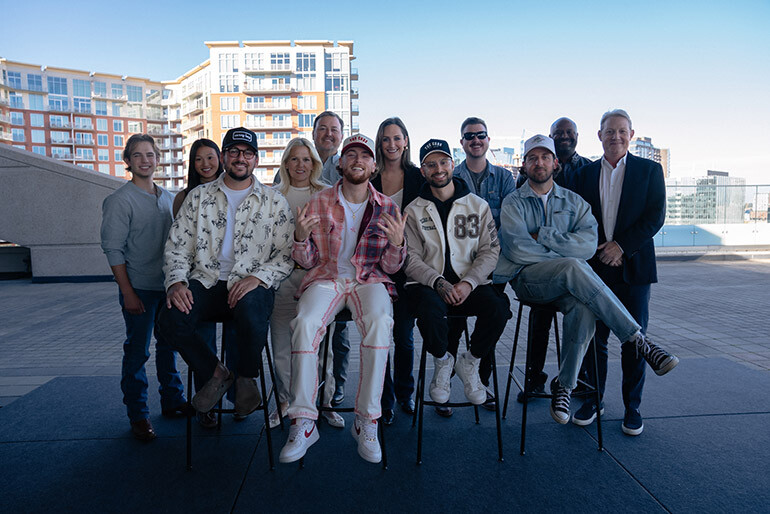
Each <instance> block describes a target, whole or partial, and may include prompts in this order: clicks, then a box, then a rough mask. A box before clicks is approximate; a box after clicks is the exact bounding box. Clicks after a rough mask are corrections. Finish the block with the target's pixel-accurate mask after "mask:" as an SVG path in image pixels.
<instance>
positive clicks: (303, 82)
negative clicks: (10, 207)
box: [0, 40, 359, 190]
mask: <svg viewBox="0 0 770 514" xmlns="http://www.w3.org/2000/svg"><path fill="white" fill-rule="evenodd" d="M205 44H206V47H207V48H208V51H209V57H208V59H207V60H205V61H204V62H202V63H201V64H200V65H198V66H196V67H195V68H193V69H191V70H189V71H188V72H186V73H184V74H183V75H182V76H180V77H178V78H177V79H175V80H167V81H162V82H156V81H150V80H148V79H142V78H136V77H125V76H118V75H109V74H101V73H94V72H87V71H79V70H69V69H61V68H48V67H46V66H38V65H32V64H26V63H19V62H12V61H7V60H0V69H1V70H2V79H1V81H0V142H1V143H6V144H12V145H14V146H16V147H18V148H23V149H25V150H28V151H31V152H35V153H38V154H41V155H46V156H48V157H53V158H56V159H60V160H63V161H66V162H70V163H73V164H77V165H80V166H84V167H86V168H90V169H94V170H97V171H100V172H103V173H107V174H110V175H113V176H117V177H124V178H128V176H129V175H128V173H127V172H126V171H125V166H124V163H123V161H122V159H121V152H122V149H123V145H124V144H125V140H126V139H127V138H128V137H129V136H130V135H131V134H135V133H143V132H146V133H148V134H150V135H152V136H153V137H154V138H155V139H156V140H157V142H158V146H159V147H160V149H161V152H162V155H161V158H160V161H159V169H158V171H157V172H156V174H155V178H156V181H157V182H158V183H159V184H161V185H163V186H164V187H166V188H168V189H171V190H178V189H181V188H183V187H184V184H185V180H186V176H187V156H188V153H189V149H190V146H191V145H192V143H193V142H194V141H195V140H196V139H199V138H202V137H205V138H208V139H211V140H213V141H215V142H217V143H218V144H219V143H220V142H221V141H222V137H223V136H224V134H225V132H227V130H228V129H230V128H233V127H238V126H245V127H248V128H250V129H252V130H254V131H255V132H256V133H257V137H258V139H259V147H260V152H259V153H260V155H259V165H258V168H257V170H256V172H255V173H256V175H257V178H258V179H259V180H260V181H261V182H264V183H270V182H272V180H273V176H274V174H275V173H276V172H277V170H278V166H279V165H280V161H281V157H282V156H283V151H284V149H285V147H286V144H287V143H288V142H289V140H290V139H291V138H293V137H297V136H303V137H307V138H309V139H312V135H311V134H312V127H313V121H314V120H315V117H316V116H317V115H318V114H319V113H321V112H323V111H325V110H331V111H334V112H336V113H337V114H339V115H340V116H341V117H342V119H343V122H344V125H345V126H344V130H343V132H344V135H345V136H348V135H350V134H351V133H355V132H357V131H358V120H357V117H358V113H359V111H358V90H357V88H355V87H353V83H354V82H355V81H357V80H358V70H357V69H356V68H353V67H351V62H352V61H353V60H354V59H355V56H354V55H353V42H352V41H338V42H336V43H335V42H334V41H325V40H324V41H294V42H291V41H244V42H242V43H241V42H238V41H215V42H206V43H205Z"/></svg>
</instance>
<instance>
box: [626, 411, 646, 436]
mask: <svg viewBox="0 0 770 514" xmlns="http://www.w3.org/2000/svg"><path fill="white" fill-rule="evenodd" d="M642 430H644V422H643V421H642V415H641V414H640V413H639V411H638V410H636V409H626V414H625V415H624V416H623V433H624V434H626V435H639V434H641V433H642Z"/></svg>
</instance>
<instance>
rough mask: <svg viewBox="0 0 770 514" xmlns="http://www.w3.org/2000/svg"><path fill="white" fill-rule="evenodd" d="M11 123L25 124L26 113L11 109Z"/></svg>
mask: <svg viewBox="0 0 770 514" xmlns="http://www.w3.org/2000/svg"><path fill="white" fill-rule="evenodd" d="M11 124H12V125H24V113H23V112H16V111H11Z"/></svg>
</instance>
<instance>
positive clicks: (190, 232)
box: [159, 127, 294, 416]
mask: <svg viewBox="0 0 770 514" xmlns="http://www.w3.org/2000/svg"><path fill="white" fill-rule="evenodd" d="M258 152H259V148H258V147H257V136H256V134H255V133H254V132H252V131H251V130H248V129H245V128H243V127H239V128H235V129H231V130H229V131H228V132H227V134H225V138H224V140H223V142H222V157H223V161H224V167H225V173H223V174H222V175H220V176H219V178H218V179H217V180H215V181H214V182H209V183H208V184H203V185H201V186H199V187H197V188H195V189H193V190H192V191H191V192H190V193H189V194H188V195H187V198H185V201H184V203H183V204H182V208H181V209H180V211H179V214H178V215H177V217H176V220H175V221H174V224H173V225H172V226H171V231H170V233H169V237H168V241H167V242H166V251H165V265H164V267H163V271H164V273H165V275H166V291H167V295H166V296H167V300H166V306H167V308H166V309H163V312H162V313H161V316H160V320H159V325H160V330H161V333H163V334H164V335H165V337H167V338H168V340H169V342H170V343H171V345H172V346H173V347H175V348H176V349H177V350H178V351H179V353H180V354H181V355H182V357H183V358H184V360H185V361H186V362H187V364H189V366H190V368H191V369H192V370H193V371H194V372H195V373H200V374H201V377H202V378H203V379H204V380H205V381H206V383H205V385H204V386H203V388H201V389H200V390H199V391H198V393H197V394H196V395H195V397H194V398H193V399H192V405H193V407H195V409H196V410H197V411H198V412H208V411H210V410H211V409H212V408H213V407H214V405H216V404H217V402H219V400H220V398H222V395H223V394H224V393H225V391H227V389H228V388H229V387H230V386H231V385H232V383H233V382H235V411H236V414H238V415H240V416H246V415H248V414H250V413H251V412H253V411H254V410H255V409H256V408H257V407H259V405H260V404H261V402H262V398H261V396H260V393H259V390H258V389H257V385H256V383H255V382H254V377H257V376H259V372H260V369H261V362H262V360H261V353H262V347H263V346H264V345H265V343H266V342H267V331H268V320H269V319H270V313H271V312H272V310H273V296H274V288H276V287H277V286H278V284H280V282H281V280H283V279H284V278H286V277H287V276H288V275H289V273H290V272H291V270H292V267H293V264H294V263H293V262H292V260H291V241H292V233H293V232H294V217H293V215H292V213H291V209H290V207H289V203H288V202H287V201H286V199H285V198H284V197H283V196H282V195H281V194H280V193H278V192H277V191H276V190H274V189H272V188H269V187H265V186H263V185H262V184H260V183H259V181H258V180H257V179H256V177H254V175H253V174H252V173H253V171H254V168H255V167H256V165H257V162H258V160H259V156H258ZM230 318H231V319H233V322H234V324H235V332H236V345H237V350H238V361H237V362H238V364H237V370H236V371H237V374H238V378H237V379H236V378H235V377H234V375H233V372H232V371H230V370H228V369H227V368H226V367H225V365H224V364H223V363H222V362H221V361H220V360H219V359H218V358H217V356H216V354H215V353H214V352H213V351H212V350H211V349H209V347H208V345H207V344H206V342H205V341H203V340H202V339H200V338H199V337H196V328H197V325H198V324H199V322H203V321H221V320H222V319H230Z"/></svg>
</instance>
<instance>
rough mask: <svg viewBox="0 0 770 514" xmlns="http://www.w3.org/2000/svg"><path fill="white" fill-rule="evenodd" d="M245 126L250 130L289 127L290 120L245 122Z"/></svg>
mask: <svg viewBox="0 0 770 514" xmlns="http://www.w3.org/2000/svg"><path fill="white" fill-rule="evenodd" d="M245 127H246V128H249V129H252V130H273V129H289V130H290V129H291V122H285V121H284V122H275V121H265V122H262V123H246V125H245Z"/></svg>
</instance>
